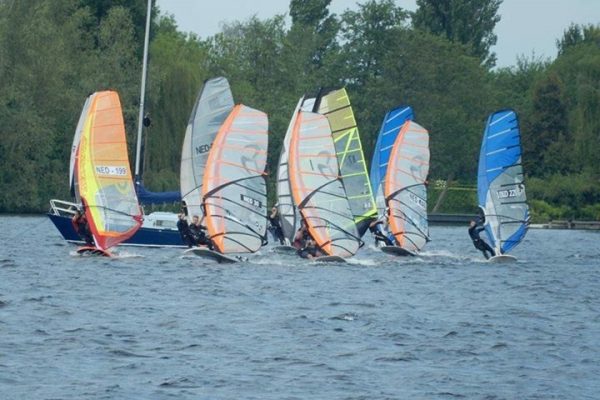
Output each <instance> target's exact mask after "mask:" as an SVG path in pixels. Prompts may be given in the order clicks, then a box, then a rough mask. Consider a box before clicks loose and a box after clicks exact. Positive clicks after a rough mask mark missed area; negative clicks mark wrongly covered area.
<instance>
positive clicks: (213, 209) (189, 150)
mask: <svg viewBox="0 0 600 400" xmlns="http://www.w3.org/2000/svg"><path fill="white" fill-rule="evenodd" d="M267 147H268V120H267V115H266V114H265V113H263V112H262V111H258V110H255V109H253V108H250V107H247V106H244V105H241V104H240V105H236V106H234V105H233V97H232V95H231V90H230V88H229V83H228V82H227V80H226V79H225V78H215V79H211V80H208V81H206V82H205V84H204V88H203V90H202V91H201V93H200V95H199V97H198V100H197V102H196V106H195V107H194V114H193V117H192V118H191V119H190V124H189V125H188V130H187V132H186V137H185V139H184V145H183V149H182V161H181V192H182V193H183V200H184V201H185V203H186V207H187V209H188V214H192V215H198V216H200V215H203V216H204V220H205V223H206V227H207V230H208V234H209V236H210V238H211V240H212V242H213V245H214V247H215V251H211V250H208V249H204V248H193V249H190V250H188V251H189V252H192V253H194V254H196V255H199V256H203V257H208V258H212V259H215V260H216V261H218V262H235V261H237V260H236V259H235V258H232V257H228V256H227V255H229V254H238V253H253V252H256V251H258V250H259V249H260V248H261V247H262V246H263V245H265V244H266V242H267V237H266V235H267V204H266V203H267V188H266V181H265V167H266V162H267Z"/></svg>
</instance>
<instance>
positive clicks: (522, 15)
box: [157, 0, 600, 67]
mask: <svg viewBox="0 0 600 400" xmlns="http://www.w3.org/2000/svg"><path fill="white" fill-rule="evenodd" d="M157 1H158V5H159V7H160V9H161V10H162V11H163V12H167V13H169V14H173V15H174V17H175V20H176V21H177V25H178V26H179V29H180V30H182V31H184V32H195V33H197V34H198V35H200V36H201V37H207V36H210V35H213V34H215V33H217V32H219V31H220V30H221V23H222V22H231V21H236V20H237V21H243V20H245V19H247V18H249V17H251V16H252V15H257V16H258V17H259V18H261V19H264V18H269V17H272V16H273V15H275V14H282V13H286V12H287V10H288V5H289V1H288V0H209V1H207V0H157ZM395 2H396V4H397V5H398V6H400V7H402V8H404V9H407V10H410V11H414V10H415V8H416V1H415V0H396V1H395ZM356 3H357V1H356V0H332V2H331V8H330V10H331V12H333V13H336V14H339V13H341V12H342V11H344V10H346V9H348V8H350V9H355V8H356ZM499 13H500V15H501V17H502V19H501V21H500V22H499V23H498V24H497V25H496V35H497V36H498V43H497V44H496V46H494V47H492V51H494V52H495V53H496V55H497V57H498V62H497V65H498V67H506V66H510V65H515V64H516V60H517V56H518V55H525V56H527V57H530V56H531V55H532V53H535V55H536V56H542V57H551V58H554V57H556V39H558V38H559V37H561V36H562V33H563V31H564V30H565V29H566V28H567V27H568V26H569V24H570V23H571V22H574V23H577V24H588V23H594V24H598V23H600V0H504V2H503V3H502V5H501V6H500V12H499Z"/></svg>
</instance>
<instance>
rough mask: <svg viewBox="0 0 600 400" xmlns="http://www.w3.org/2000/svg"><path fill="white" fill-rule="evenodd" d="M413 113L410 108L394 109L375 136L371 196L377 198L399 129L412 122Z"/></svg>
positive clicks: (400, 107)
mask: <svg viewBox="0 0 600 400" xmlns="http://www.w3.org/2000/svg"><path fill="white" fill-rule="evenodd" d="M413 119H414V113H413V110H412V108H411V107H410V106H399V107H396V108H394V109H392V110H390V111H388V113H387V114H386V115H385V117H384V118H383V122H382V124H381V129H380V130H379V136H377V143H376V144H375V150H374V151H373V159H372V160H371V174H370V178H371V188H372V190H373V195H374V196H376V197H377V194H378V193H379V192H380V187H381V183H382V181H383V179H384V178H385V174H386V172H387V164H388V160H389V158H390V153H391V152H392V147H394V142H395V141H396V136H398V133H399V132H400V128H401V127H402V125H403V124H404V123H405V122H406V121H407V120H413Z"/></svg>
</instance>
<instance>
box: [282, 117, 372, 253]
mask: <svg viewBox="0 0 600 400" xmlns="http://www.w3.org/2000/svg"><path fill="white" fill-rule="evenodd" d="M288 163H289V164H288V171H289V178H290V187H291V193H292V196H293V201H294V204H296V205H297V207H298V210H299V211H300V213H301V216H302V218H303V219H304V220H305V221H306V224H307V227H308V230H309V233H310V234H311V236H312V238H313V239H314V240H315V241H316V243H317V245H318V246H319V248H320V249H321V250H322V251H323V252H324V253H325V254H326V256H329V257H331V256H334V257H335V259H336V260H339V258H346V257H351V256H353V255H354V254H355V253H356V252H357V251H358V249H359V248H360V246H361V245H362V242H361V240H360V237H359V233H358V230H357V229H356V224H355V222H354V216H353V214H352V210H351V208H350V203H349V202H348V198H347V195H346V191H345V190H344V185H343V183H342V180H341V178H340V175H339V166H338V162H337V156H336V150H335V145H334V143H333V139H332V137H331V128H330V125H329V121H328V120H327V117H325V116H323V115H321V114H317V113H312V112H307V111H302V110H301V111H298V112H297V115H296V120H295V122H294V126H293V128H292V133H291V140H290V146H289V158H288Z"/></svg>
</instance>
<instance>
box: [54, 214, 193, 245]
mask: <svg viewBox="0 0 600 400" xmlns="http://www.w3.org/2000/svg"><path fill="white" fill-rule="evenodd" d="M47 215H48V218H50V221H52V223H53V224H54V226H56V229H58V231H59V232H60V234H61V235H62V237H63V238H64V239H65V240H67V241H69V242H74V243H83V241H82V240H81V239H80V238H79V236H77V233H76V232H75V229H73V225H72V224H71V218H69V217H63V216H59V215H54V214H47ZM123 245H125V246H148V247H187V246H186V245H185V244H183V242H182V240H181V236H180V235H179V232H178V231H175V230H173V229H157V228H140V229H139V230H138V231H137V232H136V233H135V235H133V236H132V237H130V238H129V239H128V240H126V241H124V242H123V243H121V244H120V246H123Z"/></svg>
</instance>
